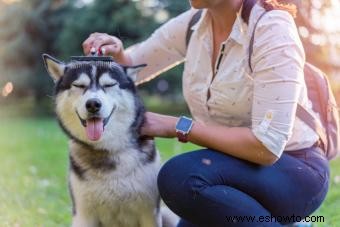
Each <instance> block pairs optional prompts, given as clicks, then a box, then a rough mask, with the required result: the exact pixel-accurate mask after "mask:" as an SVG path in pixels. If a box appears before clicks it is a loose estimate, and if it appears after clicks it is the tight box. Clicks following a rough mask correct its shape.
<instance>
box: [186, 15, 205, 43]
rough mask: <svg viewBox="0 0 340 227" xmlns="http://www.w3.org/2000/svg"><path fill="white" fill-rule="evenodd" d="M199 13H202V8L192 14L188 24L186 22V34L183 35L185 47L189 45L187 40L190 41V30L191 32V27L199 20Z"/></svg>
mask: <svg viewBox="0 0 340 227" xmlns="http://www.w3.org/2000/svg"><path fill="white" fill-rule="evenodd" d="M201 15H202V10H201V9H200V10H198V11H197V12H196V13H195V14H194V16H192V18H191V20H190V21H189V24H188V27H187V33H186V36H185V46H186V47H188V45H189V41H190V38H191V35H192V32H193V30H192V29H191V27H192V26H194V25H195V24H196V23H197V22H198V21H199V19H200V18H201Z"/></svg>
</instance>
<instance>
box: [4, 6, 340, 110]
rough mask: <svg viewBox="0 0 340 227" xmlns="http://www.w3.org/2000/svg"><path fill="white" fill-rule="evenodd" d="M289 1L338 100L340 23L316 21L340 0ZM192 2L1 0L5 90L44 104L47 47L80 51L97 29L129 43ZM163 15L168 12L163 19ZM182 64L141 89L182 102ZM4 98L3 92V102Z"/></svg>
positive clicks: (65, 53) (64, 52)
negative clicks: (9, 88)
mask: <svg viewBox="0 0 340 227" xmlns="http://www.w3.org/2000/svg"><path fill="white" fill-rule="evenodd" d="M290 1H292V2H295V3H296V4H297V5H298V8H299V14H298V16H297V18H296V23H297V25H298V28H299V31H300V33H301V34H303V35H302V41H303V44H304V46H305V49H306V54H307V59H308V60H309V61H311V62H312V63H314V64H315V65H317V66H319V67H321V68H322V69H323V70H325V71H326V72H327V73H329V75H330V77H331V79H332V81H333V84H334V87H335V88H337V91H336V93H337V95H338V100H339V99H340V93H339V91H340V88H339V87H340V85H339V82H338V81H339V80H340V76H339V74H340V61H339V60H338V58H337V56H338V55H339V54H340V50H339V48H340V29H338V30H332V31H327V30H326V29H323V27H322V26H320V23H317V22H318V21H319V19H318V17H319V18H322V17H325V16H327V14H329V12H330V9H332V7H333V8H334V7H336V6H338V8H340V7H339V2H338V3H336V2H337V1H334V0H323V1H321V0H313V1H302V0H290ZM189 7H190V6H189V4H188V1H183V0H139V1H138V0H135V1H129V0H108V1H100V0H0V44H1V48H0V92H1V91H2V89H3V88H4V86H5V85H6V83H8V82H12V83H13V85H14V91H13V93H12V94H11V95H10V96H11V98H12V96H13V97H15V98H23V97H27V96H31V97H33V100H34V102H35V103H36V104H37V103H39V106H42V107H43V108H45V107H46V105H41V104H42V103H47V102H46V98H47V99H48V96H47V95H48V94H51V91H52V86H53V83H52V81H51V80H50V78H49V77H48V76H47V73H46V71H45V69H44V66H43V63H42V59H41V54H42V53H49V54H51V55H54V56H56V57H58V58H60V59H62V60H67V59H68V58H69V57H70V56H72V55H80V54H81V53H82V49H81V44H82V42H83V41H84V40H85V39H86V38H87V37H88V36H89V34H90V33H92V32H105V33H109V34H113V35H116V36H118V37H119V38H121V39H122V40H123V42H124V44H125V46H129V45H131V44H133V43H136V42H139V41H141V40H143V39H145V38H146V37H147V36H149V35H150V34H151V33H152V31H153V30H154V29H155V28H156V27H158V26H160V24H162V23H164V22H165V21H166V20H164V19H167V18H170V17H173V16H176V15H178V14H180V13H182V12H184V11H185V10H187V9H188V8H189ZM339 10H340V9H339ZM162 13H163V14H162ZM164 13H165V14H164ZM337 13H338V15H340V12H339V11H338V12H337ZM159 15H163V20H162V19H159V18H160V17H159ZM164 15H166V16H167V17H165V18H164ZM338 19H340V16H339V17H338ZM334 20H336V18H334ZM334 37H335V38H334ZM318 40H319V41H318ZM320 40H323V41H322V42H320ZM334 40H336V41H337V42H335V41H334ZM182 69H183V66H179V67H176V68H174V69H172V70H170V71H168V72H166V73H165V74H164V75H162V76H160V77H158V78H156V79H155V80H153V81H151V82H150V83H147V84H144V85H142V86H141V90H143V92H144V94H145V93H147V94H151V95H154V94H159V95H161V96H163V97H168V98H169V99H171V100H175V102H176V103H177V102H178V100H181V99H182V95H181V71H182ZM4 99H5V98H3V97H2V96H1V93H0V102H2V103H3V102H4ZM7 99H8V98H7ZM182 100H183V99H182ZM48 101H49V100H48ZM182 103H183V101H182ZM37 106H38V105H37ZM47 106H48V105H47ZM37 111H39V110H38V109H37Z"/></svg>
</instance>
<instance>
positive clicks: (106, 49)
mask: <svg viewBox="0 0 340 227" xmlns="http://www.w3.org/2000/svg"><path fill="white" fill-rule="evenodd" d="M196 11H197V10H194V9H191V10H188V11H186V12H184V13H182V14H181V15H179V16H177V17H175V18H173V19H171V20H169V21H168V22H166V23H165V24H163V25H162V26H161V27H159V28H158V29H157V30H156V31H155V32H154V33H153V34H152V35H151V36H150V37H149V38H148V39H146V40H145V41H143V42H141V43H138V44H135V45H133V46H131V47H129V48H127V49H126V50H125V49H124V47H123V43H122V41H121V40H120V39H119V38H117V37H115V36H111V35H108V34H106V33H93V34H91V35H90V36H89V37H88V38H87V39H86V40H85V41H84V42H83V44H82V46H83V52H84V54H85V55H88V54H89V53H91V50H94V51H98V50H100V51H101V53H102V54H103V55H108V56H112V57H113V58H114V59H115V60H116V61H117V62H118V63H120V64H123V65H140V64H147V67H145V68H144V69H143V70H141V71H140V72H139V73H138V75H137V81H136V83H137V84H139V83H142V82H145V81H148V80H150V79H152V78H154V77H155V76H157V75H159V74H160V73H162V72H164V71H167V70H169V69H170V68H172V67H174V66H176V65H177V64H179V63H182V62H183V61H184V59H185V55H186V44H185V37H186V32H187V28H188V23H189V21H190V19H191V18H192V16H193V14H194V13H195V12H196Z"/></svg>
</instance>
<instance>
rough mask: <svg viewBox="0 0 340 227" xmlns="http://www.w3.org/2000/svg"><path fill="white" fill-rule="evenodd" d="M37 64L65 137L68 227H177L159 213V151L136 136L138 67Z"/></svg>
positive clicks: (49, 59)
mask: <svg viewBox="0 0 340 227" xmlns="http://www.w3.org/2000/svg"><path fill="white" fill-rule="evenodd" d="M43 59H44V62H45V66H46V68H47V71H48V72H49V74H50V76H51V77H52V78H53V80H54V81H55V83H56V84H55V96H54V97H55V111H56V115H57V118H58V121H59V123H60V125H61V127H62V129H63V130H64V132H65V133H66V134H67V135H68V137H69V138H70V141H69V151H70V152H69V160H70V169H69V191H70V195H71V198H72V202H73V220H72V226H73V227H97V226H98V227H153V226H155V227H161V226H175V225H176V222H177V220H178V219H177V217H175V216H173V215H171V213H170V214H169V212H161V210H162V209H160V197H159V193H158V189H157V183H156V179H157V174H158V171H159V168H160V158H159V154H158V152H157V150H156V149H155V145H154V142H153V140H150V139H146V138H143V137H141V136H140V128H141V125H142V124H143V120H144V106H143V103H142V101H141V99H140V98H139V96H138V95H137V93H136V88H135V86H134V81H133V79H132V77H133V75H134V74H135V73H136V70H138V68H139V67H124V66H121V65H119V64H117V63H115V62H111V61H108V62H104V61H70V62H68V63H63V62H61V61H59V60H57V59H55V58H53V57H51V56H49V55H46V54H44V55H43ZM162 213H163V215H162Z"/></svg>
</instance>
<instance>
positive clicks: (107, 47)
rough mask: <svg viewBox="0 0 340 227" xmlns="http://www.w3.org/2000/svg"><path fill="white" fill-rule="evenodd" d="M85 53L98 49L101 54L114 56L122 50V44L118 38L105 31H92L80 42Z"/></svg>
mask: <svg viewBox="0 0 340 227" xmlns="http://www.w3.org/2000/svg"><path fill="white" fill-rule="evenodd" d="M82 46H83V52H84V54H85V55H88V54H90V53H91V52H92V51H93V50H95V52H97V51H99V53H100V54H102V55H110V56H113V57H115V56H116V55H119V54H121V52H122V51H123V44H122V42H121V40H120V39H118V38H117V37H114V36H110V35H108V34H105V33H93V34H91V35H90V36H89V37H88V38H87V39H86V40H85V41H84V42H83V44H82Z"/></svg>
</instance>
